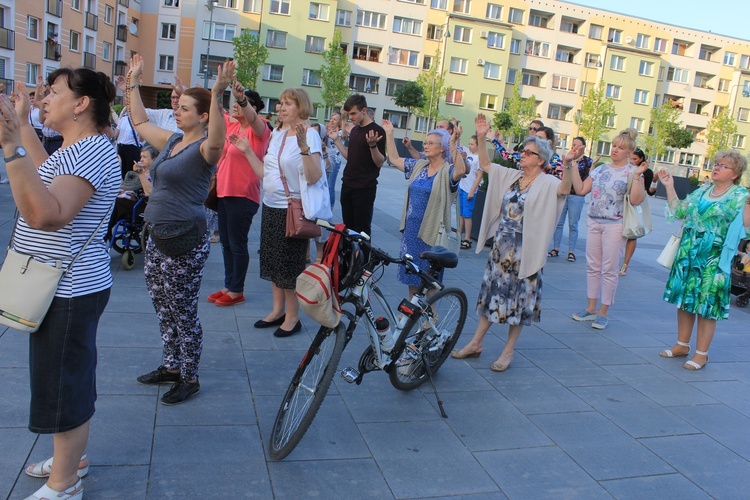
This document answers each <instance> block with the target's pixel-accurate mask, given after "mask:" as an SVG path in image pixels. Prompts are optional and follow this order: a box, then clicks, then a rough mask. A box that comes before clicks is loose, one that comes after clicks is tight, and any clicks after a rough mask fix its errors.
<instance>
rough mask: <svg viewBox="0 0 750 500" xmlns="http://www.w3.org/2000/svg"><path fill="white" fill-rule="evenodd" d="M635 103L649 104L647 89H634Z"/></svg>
mask: <svg viewBox="0 0 750 500" xmlns="http://www.w3.org/2000/svg"><path fill="white" fill-rule="evenodd" d="M634 102H635V103H636V104H649V101H648V90H641V89H635V100H634Z"/></svg>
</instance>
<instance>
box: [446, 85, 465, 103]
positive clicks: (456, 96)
mask: <svg viewBox="0 0 750 500" xmlns="http://www.w3.org/2000/svg"><path fill="white" fill-rule="evenodd" d="M463 101H464V91H463V90H458V89H451V90H449V91H448V94H447V95H446V96H445V103H446V104H456V105H461V104H463Z"/></svg>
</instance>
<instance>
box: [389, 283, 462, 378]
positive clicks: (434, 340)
mask: <svg viewBox="0 0 750 500" xmlns="http://www.w3.org/2000/svg"><path fill="white" fill-rule="evenodd" d="M426 303H427V304H428V307H427V308H425V312H424V313H422V314H420V315H416V316H414V317H412V318H411V319H410V320H409V323H407V325H406V326H405V327H404V330H403V331H402V332H401V336H400V337H399V339H398V341H397V342H396V347H397V348H398V349H399V351H400V352H399V354H398V360H397V361H396V364H395V366H394V367H392V369H391V371H390V373H389V374H388V376H389V378H390V380H391V384H393V387H395V388H396V389H400V390H402V391H408V390H411V389H414V388H416V387H419V386H420V385H422V384H423V383H424V382H425V381H426V380H427V369H426V367H425V366H424V357H423V355H422V354H423V353H424V354H426V359H427V362H428V363H429V364H430V369H431V371H432V373H433V374H435V373H436V372H437V371H438V369H439V368H440V366H441V365H442V364H443V362H444V361H445V360H446V358H447V357H448V355H449V354H450V353H451V351H452V350H453V347H454V346H455V345H456V342H457V341H458V337H459V336H460V335H461V331H462V330H463V328H464V323H465V322H466V312H467V309H468V307H467V301H466V295H465V294H464V292H463V291H462V290H460V289H458V288H446V289H443V290H441V291H439V292H437V293H435V294H434V295H432V296H431V297H428V298H427V300H426ZM431 326H433V327H434V329H433V328H431Z"/></svg>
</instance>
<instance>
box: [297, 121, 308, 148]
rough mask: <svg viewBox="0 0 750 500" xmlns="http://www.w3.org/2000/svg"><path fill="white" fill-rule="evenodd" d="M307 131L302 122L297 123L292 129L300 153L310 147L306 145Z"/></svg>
mask: <svg viewBox="0 0 750 500" xmlns="http://www.w3.org/2000/svg"><path fill="white" fill-rule="evenodd" d="M307 129H308V126H307V124H306V123H304V122H302V123H298V124H297V125H296V126H295V127H294V132H295V134H296V135H297V146H299V150H300V151H304V150H306V149H310V147H309V146H308V145H307Z"/></svg>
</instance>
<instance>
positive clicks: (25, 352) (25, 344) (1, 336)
mask: <svg viewBox="0 0 750 500" xmlns="http://www.w3.org/2000/svg"><path fill="white" fill-rule="evenodd" d="M28 367H29V334H27V333H21V332H17V331H15V330H11V329H10V328H8V329H6V330H5V333H0V368H26V369H27V370H28Z"/></svg>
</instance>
